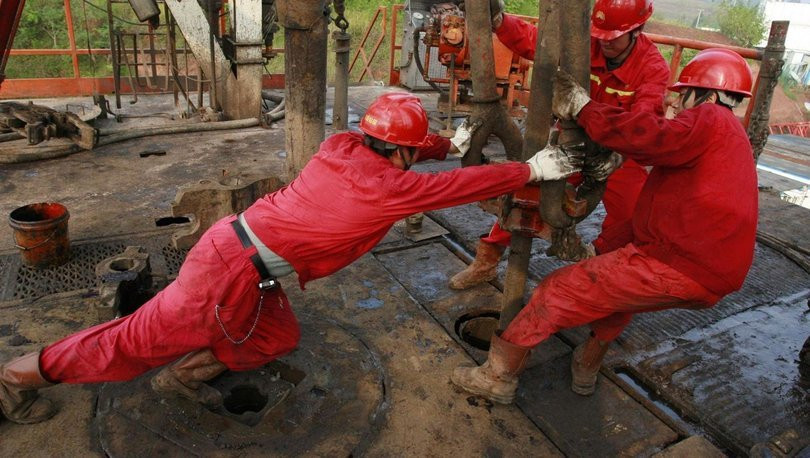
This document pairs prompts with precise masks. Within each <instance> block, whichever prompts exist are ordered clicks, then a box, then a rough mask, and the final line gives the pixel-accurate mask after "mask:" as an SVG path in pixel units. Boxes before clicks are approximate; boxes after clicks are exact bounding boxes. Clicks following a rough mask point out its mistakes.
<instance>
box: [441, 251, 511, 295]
mask: <svg viewBox="0 0 810 458" xmlns="http://www.w3.org/2000/svg"><path fill="white" fill-rule="evenodd" d="M504 251H506V247H504V246H501V245H498V244H495V243H489V242H485V241H483V240H479V241H478V248H477V249H476V250H475V259H474V260H473V262H472V263H471V264H470V265H469V266H467V268H466V269H464V270H462V271H461V272H459V273H457V274H455V275H453V277H452V278H451V279H450V283H449V284H450V288H453V289H467V288H469V287H471V286H475V285H477V284H479V283H483V282H485V281H490V280H494V279H495V277H496V276H497V275H498V261H500V260H501V255H503V252H504Z"/></svg>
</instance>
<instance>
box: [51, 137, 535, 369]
mask: <svg viewBox="0 0 810 458" xmlns="http://www.w3.org/2000/svg"><path fill="white" fill-rule="evenodd" d="M429 140H430V145H429V146H428V147H426V148H424V149H423V150H421V152H420V160H422V159H444V158H445V156H446V154H447V151H448V148H449V146H450V143H449V141H448V140H446V139H441V138H439V137H437V136H430V137H429ZM528 180H529V166H528V165H527V164H524V163H520V162H513V163H508V164H499V165H494V166H486V167H467V168H464V169H459V170H453V171H449V172H443V173H438V174H431V173H416V172H412V171H403V170H400V169H398V168H396V167H395V166H394V165H393V164H391V162H390V161H389V160H388V159H386V158H384V157H382V156H380V155H378V154H377V153H375V152H374V151H372V150H371V149H369V148H367V147H366V146H365V145H364V144H363V137H362V136H361V135H360V134H356V133H342V134H337V135H334V136H332V137H330V138H329V139H327V140H326V141H325V142H324V143H323V144H322V145H321V149H320V151H319V152H318V154H316V155H315V156H314V157H313V158H312V160H311V161H310V162H309V163H308V164H307V166H306V167H305V168H304V169H303V170H302V171H301V174H300V176H299V177H298V178H296V179H295V180H293V181H292V182H291V183H290V184H289V185H287V186H286V187H284V188H282V189H280V190H278V191H276V192H274V193H272V194H268V195H266V196H264V197H263V198H261V199H259V200H258V201H257V202H256V203H254V204H253V205H252V206H251V207H250V208H249V209H248V210H247V211H246V212H245V217H246V219H247V221H248V225H249V226H250V227H251V228H252V229H253V231H254V232H255V233H256V234H257V235H258V237H259V238H260V239H261V240H262V242H264V243H265V244H266V245H267V246H268V247H269V248H270V249H271V250H272V251H274V252H275V253H276V254H278V255H280V256H281V257H283V258H284V259H285V260H287V261H288V262H289V263H290V264H291V265H292V266H293V267H294V268H295V270H296V271H297V273H298V275H299V279H300V283H301V287H302V288H303V286H304V283H306V282H307V281H309V280H312V279H315V278H320V277H324V276H326V275H329V274H332V273H334V272H335V271H337V270H339V269H341V268H343V267H345V266H346V265H348V264H350V263H351V262H352V261H354V260H355V259H357V258H359V257H360V256H362V255H363V254H364V253H366V252H367V251H369V250H370V249H371V248H372V247H373V246H374V245H376V244H377V242H379V241H380V239H382V238H383V236H384V235H385V234H386V233H387V232H388V230H389V229H390V228H391V226H392V225H393V224H394V223H395V222H396V221H397V220H399V219H402V218H404V217H406V216H408V215H411V214H413V213H417V212H421V211H428V210H434V209H437V208H442V207H450V206H454V205H461V204H465V203H470V202H474V201H477V200H481V199H486V198H490V197H495V196H498V195H500V194H504V193H508V192H512V191H514V190H515V189H518V188H520V187H521V186H523V185H525V184H526V182H527V181H528ZM234 219H235V216H229V217H226V218H224V219H222V220H220V221H218V222H217V223H215V224H214V225H213V226H212V227H211V228H210V229H209V230H208V231H206V233H205V234H204V235H203V236H202V238H201V239H200V241H199V242H197V244H196V245H195V246H194V247H193V248H192V249H191V251H189V253H188V256H187V258H186V260H185V262H184V263H183V266H182V267H181V269H180V273H179V274H178V276H177V279H176V280H175V281H174V282H172V283H171V284H170V285H169V286H167V287H166V288H165V289H164V290H163V291H161V292H160V293H159V294H157V295H156V296H155V297H154V298H153V299H151V300H150V301H149V302H147V303H146V304H144V305H143V306H141V307H140V308H139V309H138V310H137V311H136V312H135V313H133V314H132V315H129V316H127V317H124V318H121V319H118V320H114V321H110V322H108V323H103V324H100V325H98V326H95V327H92V328H89V329H86V330H84V331H81V332H79V333H77V334H73V335H71V336H68V337H66V338H64V339H62V340H60V341H58V342H56V343H54V344H52V345H49V346H48V347H46V348H45V349H44V350H43V351H42V354H41V356H40V367H41V371H42V374H43V376H44V377H45V378H46V379H48V380H50V381H53V382H67V383H91V382H103V381H117V380H129V379H131V378H134V377H136V376H138V375H140V374H142V373H144V372H146V371H148V370H149V369H151V368H154V367H158V366H162V365H164V364H167V363H169V362H171V361H174V360H176V359H178V358H179V357H181V356H183V355H185V354H187V353H189V352H192V351H196V350H200V349H203V348H210V349H211V350H212V351H213V353H214V355H215V356H216V357H217V359H218V360H220V361H221V362H222V363H224V364H225V365H226V366H228V368H230V369H232V370H248V369H252V368H256V367H259V366H261V365H263V364H265V363H267V362H269V361H271V360H273V359H275V358H278V357H279V356H281V355H283V354H285V353H287V352H289V351H291V350H292V349H293V348H295V346H296V344H297V343H298V339H299V330H298V323H297V321H296V319H295V315H294V314H293V312H292V310H291V309H290V305H289V303H288V301H287V298H286V296H285V295H284V292H283V291H282V289H281V288H276V289H273V290H270V291H269V292H268V293H266V294H265V296H264V299H263V300H262V301H261V303H262V306H261V309H260V313H259V305H258V304H259V302H260V290H259V289H258V287H257V283H258V281H259V275H258V273H257V272H256V269H255V267H254V266H253V264H252V263H251V262H250V259H249V257H250V255H252V254H254V253H255V252H256V248H255V247H251V248H250V249H248V250H245V249H243V248H242V245H241V243H240V242H239V240H238V238H237V236H236V234H235V232H234V230H233V228H232V227H231V226H230V222H231V221H233V220H234ZM216 305H219V306H220V308H219V317H220V320H221V321H222V324H223V326H224V327H225V329H226V330H227V331H228V333H229V334H230V335H231V336H232V337H233V338H234V340H237V341H238V340H240V339H242V338H244V336H246V335H247V333H248V332H249V331H250V329H251V326H252V325H253V322H254V320H255V318H256V316H257V313H259V318H258V322H257V325H256V328H255V330H254V331H253V334H252V335H251V337H250V338H249V339H247V340H246V341H245V342H244V343H243V344H241V345H238V344H235V343H233V342H232V341H230V340H229V339H227V338H226V337H225V335H224V333H223V330H222V328H221V327H220V324H219V323H218V321H217V318H216V316H215V306H216Z"/></svg>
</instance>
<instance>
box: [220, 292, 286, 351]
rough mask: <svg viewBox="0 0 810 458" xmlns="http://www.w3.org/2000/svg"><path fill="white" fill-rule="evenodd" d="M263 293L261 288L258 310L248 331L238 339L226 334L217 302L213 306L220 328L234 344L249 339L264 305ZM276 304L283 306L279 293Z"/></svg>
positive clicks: (239, 343)
mask: <svg viewBox="0 0 810 458" xmlns="http://www.w3.org/2000/svg"><path fill="white" fill-rule="evenodd" d="M264 293H265V291H264V290H262V295H261V297H259V308H258V310H256V319H254V320H253V325H252V326H251V327H250V331H248V333H247V335H246V336H245V337H243V338H242V339H240V340H236V339H234V338H233V337H231V335H230V334H228V331H227V330H226V329H225V324H224V323H222V319H221V318H220V317H219V309H220V308H221V307H220V306H219V304H217V305H215V306H214V315H215V316H216V317H217V323H219V327H220V329H222V332H223V333H224V334H225V337H227V338H228V340H230V341H231V343H234V344H236V345H242V344H243V343H245V342H246V341H247V340H248V339H250V336H252V335H253V331H255V330H256V325H257V324H259V316H260V315H261V314H262V305H264ZM278 305H279V307H281V308H284V304H283V303H282V302H281V295H279V298H278Z"/></svg>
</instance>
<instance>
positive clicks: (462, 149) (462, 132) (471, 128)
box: [450, 118, 482, 158]
mask: <svg viewBox="0 0 810 458" xmlns="http://www.w3.org/2000/svg"><path fill="white" fill-rule="evenodd" d="M481 124H482V122H481V121H475V122H473V123H470V119H469V118H467V119H465V120H464V122H462V123H461V125H460V126H458V127H457V128H456V134H455V135H454V136H453V138H451V139H450V143H452V144H453V146H455V147H456V149H457V150H458V152H451V153H450V154H451V155H453V156H455V157H458V158H461V157H464V155H465V154H467V151H469V150H470V140H471V139H472V136H473V134H474V133H475V131H476V130H477V129H478V128H479V127H481Z"/></svg>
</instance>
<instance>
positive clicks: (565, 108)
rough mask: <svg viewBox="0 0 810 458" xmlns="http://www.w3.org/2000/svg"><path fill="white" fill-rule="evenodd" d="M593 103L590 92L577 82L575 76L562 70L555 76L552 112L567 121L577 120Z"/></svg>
mask: <svg viewBox="0 0 810 458" xmlns="http://www.w3.org/2000/svg"><path fill="white" fill-rule="evenodd" d="M590 101H591V98H590V96H588V91H587V90H585V89H584V88H583V87H582V86H580V85H579V83H577V82H576V80H575V79H574V77H573V76H571V75H569V74H568V73H566V72H564V71H562V70H560V71H558V72H557V73H556V74H555V75H554V95H553V96H552V98H551V111H553V112H554V115H555V116H557V117H558V118H560V119H562V120H565V121H572V120H575V119H577V115H578V114H579V112H580V111H582V108H584V107H585V105H587V104H588V102H590Z"/></svg>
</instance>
